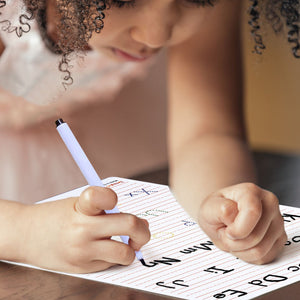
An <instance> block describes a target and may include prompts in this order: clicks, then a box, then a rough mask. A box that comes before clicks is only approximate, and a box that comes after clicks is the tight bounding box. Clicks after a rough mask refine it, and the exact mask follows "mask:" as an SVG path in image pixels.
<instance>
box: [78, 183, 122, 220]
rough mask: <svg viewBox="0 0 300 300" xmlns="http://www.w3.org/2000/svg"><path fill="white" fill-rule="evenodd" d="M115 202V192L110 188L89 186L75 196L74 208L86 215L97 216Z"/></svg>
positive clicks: (114, 204) (116, 199)
mask: <svg viewBox="0 0 300 300" xmlns="http://www.w3.org/2000/svg"><path fill="white" fill-rule="evenodd" d="M117 202H118V197H117V194H116V193H115V192H114V191H113V190H112V189H109V188H104V187H99V186H90V187H88V188H87V189H85V190H84V191H83V192H82V193H81V195H80V196H79V197H78V198H77V201H76V203H75V209H76V211H78V212H79V213H81V214H84V215H87V216H97V215H100V214H103V211H104V210H109V209H113V208H114V207H115V206H116V205H117Z"/></svg>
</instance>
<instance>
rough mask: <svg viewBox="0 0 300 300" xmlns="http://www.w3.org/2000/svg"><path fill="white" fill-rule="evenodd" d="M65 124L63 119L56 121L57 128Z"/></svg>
mask: <svg viewBox="0 0 300 300" xmlns="http://www.w3.org/2000/svg"><path fill="white" fill-rule="evenodd" d="M63 123H65V122H64V120H63V119H57V120H56V121H55V125H56V127H58V126H59V125H61V124H63Z"/></svg>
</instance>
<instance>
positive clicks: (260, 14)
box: [248, 0, 300, 58]
mask: <svg viewBox="0 0 300 300" xmlns="http://www.w3.org/2000/svg"><path fill="white" fill-rule="evenodd" d="M249 1H250V7H249V10H248V13H249V15H250V20H249V22H248V23H249V25H250V27H251V34H252V36H253V39H254V50H253V52H255V53H257V54H261V53H262V51H263V50H264V49H265V48H266V46H265V44H264V42H263V39H262V34H261V25H260V23H262V21H261V20H266V21H267V23H269V24H270V25H271V26H272V28H273V30H274V32H275V33H279V32H285V33H286V36H287V41H288V43H289V44H290V45H291V50H292V53H293V55H294V57H296V58H300V53H299V48H300V41H299V0H264V1H261V0H249Z"/></svg>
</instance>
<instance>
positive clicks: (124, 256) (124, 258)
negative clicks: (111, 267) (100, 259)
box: [116, 245, 134, 265]
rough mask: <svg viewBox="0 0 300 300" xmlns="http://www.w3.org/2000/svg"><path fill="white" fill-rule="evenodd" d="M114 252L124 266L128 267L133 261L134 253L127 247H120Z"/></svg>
mask: <svg viewBox="0 0 300 300" xmlns="http://www.w3.org/2000/svg"><path fill="white" fill-rule="evenodd" d="M120 246H121V247H118V248H117V250H116V255H117V257H118V258H119V260H120V261H121V262H122V264H124V265H129V264H131V263H132V262H133V260H134V251H133V250H132V249H131V248H130V247H129V246H127V245H120Z"/></svg>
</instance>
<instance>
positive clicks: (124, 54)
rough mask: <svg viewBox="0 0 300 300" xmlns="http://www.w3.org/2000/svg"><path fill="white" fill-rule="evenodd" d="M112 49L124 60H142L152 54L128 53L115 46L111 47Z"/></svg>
mask: <svg viewBox="0 0 300 300" xmlns="http://www.w3.org/2000/svg"><path fill="white" fill-rule="evenodd" d="M112 50H113V52H114V54H115V55H116V56H117V57H119V58H121V59H123V60H126V61H136V62H142V61H145V60H147V59H149V58H150V57H152V56H153V54H150V55H140V54H130V53H128V52H125V51H123V50H120V49H117V48H112Z"/></svg>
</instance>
